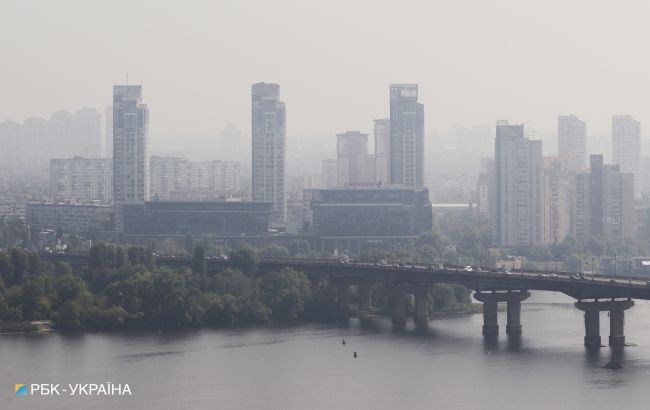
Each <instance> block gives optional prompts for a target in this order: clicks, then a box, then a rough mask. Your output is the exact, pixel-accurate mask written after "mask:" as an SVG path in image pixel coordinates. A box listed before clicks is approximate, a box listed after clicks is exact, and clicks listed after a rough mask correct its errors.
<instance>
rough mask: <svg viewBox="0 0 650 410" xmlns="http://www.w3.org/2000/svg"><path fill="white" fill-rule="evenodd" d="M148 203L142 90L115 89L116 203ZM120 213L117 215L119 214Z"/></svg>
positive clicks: (145, 111) (146, 118) (146, 116)
mask: <svg viewBox="0 0 650 410" xmlns="http://www.w3.org/2000/svg"><path fill="white" fill-rule="evenodd" d="M148 199H149V108H148V107H147V105H146V104H144V103H143V102H142V86H140V85H116V86H113V203H114V204H115V205H116V206H118V207H119V206H120V205H124V204H129V203H142V202H144V201H146V200H148ZM120 213H121V212H119V210H118V212H117V214H120Z"/></svg>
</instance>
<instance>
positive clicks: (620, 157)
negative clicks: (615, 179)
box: [612, 115, 641, 198]
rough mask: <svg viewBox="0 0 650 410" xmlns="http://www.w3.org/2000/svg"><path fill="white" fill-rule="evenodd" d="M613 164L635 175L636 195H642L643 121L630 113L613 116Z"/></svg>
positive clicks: (622, 171)
mask: <svg viewBox="0 0 650 410" xmlns="http://www.w3.org/2000/svg"><path fill="white" fill-rule="evenodd" d="M612 155H613V161H612V162H613V164H614V165H618V166H619V171H620V172H621V173H629V174H633V175H634V195H635V197H637V198H638V197H640V196H641V183H640V180H641V123H640V122H639V121H637V120H635V119H634V118H632V116H630V115H614V116H612Z"/></svg>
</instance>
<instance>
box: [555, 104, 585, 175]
mask: <svg viewBox="0 0 650 410" xmlns="http://www.w3.org/2000/svg"><path fill="white" fill-rule="evenodd" d="M557 147H558V148H557V151H558V157H559V159H560V161H561V162H562V165H563V167H564V169H566V170H568V171H573V172H583V171H584V170H585V169H586V168H587V123H586V122H584V121H580V119H579V118H578V117H576V116H575V115H573V114H572V115H560V116H559V117H557Z"/></svg>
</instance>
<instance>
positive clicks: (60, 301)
mask: <svg viewBox="0 0 650 410" xmlns="http://www.w3.org/2000/svg"><path fill="white" fill-rule="evenodd" d="M229 259H230V264H229V265H230V267H229V268H227V269H224V270H223V271H221V272H207V269H206V258H205V251H204V250H203V249H202V248H201V247H200V246H197V247H195V250H194V258H193V261H192V265H191V268H185V269H177V270H172V269H170V268H160V267H157V266H156V263H155V262H156V261H155V255H154V254H153V252H151V251H150V250H148V249H146V248H142V247H121V246H115V245H106V244H103V243H99V244H96V245H94V246H93V247H92V248H91V249H90V252H89V257H88V264H87V266H85V267H83V268H78V269H74V270H73V269H72V268H71V267H70V266H69V265H68V264H66V263H61V262H57V263H54V264H49V263H43V262H42V261H41V260H40V258H39V257H38V255H37V254H35V253H31V252H25V251H23V250H22V249H18V248H12V249H9V250H7V251H0V325H2V324H5V325H6V324H15V323H24V322H29V321H35V320H51V321H52V322H53V323H54V325H55V326H56V327H58V328H61V329H71V330H78V329H118V328H143V327H156V328H162V327H190V326H232V325H241V324H261V323H269V322H286V321H299V320H333V319H335V318H336V314H337V305H336V291H335V287H334V286H329V283H327V280H326V279H323V280H321V282H320V283H312V282H311V281H310V280H309V279H308V277H307V275H305V274H304V273H303V272H298V271H295V270H294V269H291V268H284V269H281V270H279V271H277V272H271V273H268V274H265V275H263V276H258V275H256V270H257V252H256V250H255V249H253V248H243V249H240V250H238V251H235V252H232V253H231V254H230V255H229ZM432 294H433V295H437V296H435V298H434V304H433V306H434V307H435V308H436V309H445V308H446V307H448V306H457V305H458V304H464V303H468V302H469V291H467V290H466V289H464V288H460V287H453V286H450V285H441V286H439V287H436V288H434V292H432ZM355 297H356V296H355ZM373 299H375V302H374V303H375V304H376V305H377V306H378V309H379V310H380V311H388V306H389V295H388V293H387V291H386V290H385V289H383V288H381V286H379V287H378V288H377V289H375V296H374V297H373Z"/></svg>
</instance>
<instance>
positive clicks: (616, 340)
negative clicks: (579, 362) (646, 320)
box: [575, 300, 634, 348]
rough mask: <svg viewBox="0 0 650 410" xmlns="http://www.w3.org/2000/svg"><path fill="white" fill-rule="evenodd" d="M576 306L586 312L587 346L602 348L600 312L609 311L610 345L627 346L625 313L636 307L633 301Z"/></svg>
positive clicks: (580, 303) (614, 301) (582, 303)
mask: <svg viewBox="0 0 650 410" xmlns="http://www.w3.org/2000/svg"><path fill="white" fill-rule="evenodd" d="M575 306H576V307H577V308H578V309H580V310H582V311H584V312H585V346H586V347H589V348H596V347H600V346H601V338H600V312H604V311H609V345H610V346H611V347H622V346H624V345H625V331H624V328H625V311H626V310H627V309H629V308H631V307H632V306H634V301H632V300H611V301H605V302H599V301H598V300H595V301H593V302H583V301H580V302H576V303H575Z"/></svg>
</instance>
